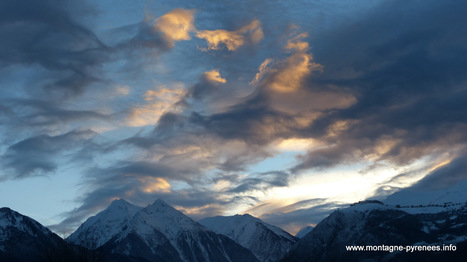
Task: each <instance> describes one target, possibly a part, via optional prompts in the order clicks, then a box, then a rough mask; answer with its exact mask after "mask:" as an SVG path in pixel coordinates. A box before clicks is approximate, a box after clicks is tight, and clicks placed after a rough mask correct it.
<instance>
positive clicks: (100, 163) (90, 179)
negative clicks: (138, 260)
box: [0, 1, 467, 232]
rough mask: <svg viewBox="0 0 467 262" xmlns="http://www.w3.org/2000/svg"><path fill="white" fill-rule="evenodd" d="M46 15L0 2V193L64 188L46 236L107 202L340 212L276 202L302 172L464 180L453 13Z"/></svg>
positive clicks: (458, 11)
mask: <svg viewBox="0 0 467 262" xmlns="http://www.w3.org/2000/svg"><path fill="white" fill-rule="evenodd" d="M59 2H60V1H59ZM60 3H61V4H60V5H57V3H56V1H42V2H41V4H38V3H36V2H35V1H22V2H20V3H16V2H14V3H13V2H11V3H10V2H5V3H2V4H0V17H1V18H0V36H3V37H2V39H5V41H2V42H1V43H0V50H1V51H0V85H1V86H2V88H1V90H0V97H1V98H0V120H1V125H0V129H1V130H2V132H3V133H4V134H5V135H4V136H3V137H2V144H1V147H0V150H1V151H0V153H1V154H2V161H0V164H1V165H2V169H3V170H4V172H3V173H1V174H0V183H7V182H8V181H12V180H18V179H21V180H27V179H31V178H32V177H37V176H49V177H50V179H54V177H56V176H67V175H68V176H75V178H76V177H78V178H77V180H79V181H80V185H79V187H80V194H79V196H75V198H74V201H75V204H74V206H73V208H70V209H69V210H62V211H61V212H62V214H61V218H63V221H62V222H61V223H58V224H56V225H55V226H54V227H53V228H54V230H56V231H57V232H69V231H70V230H72V229H73V228H75V227H76V226H77V225H79V223H80V222H82V220H83V219H85V218H86V217H88V216H89V215H91V214H93V213H95V212H97V211H98V210H100V209H101V208H103V207H105V206H106V205H107V204H108V203H109V202H110V201H111V200H113V199H115V198H125V199H127V200H129V201H131V202H134V203H135V204H139V205H144V204H147V203H150V202H152V201H153V200H154V199H155V198H164V199H165V200H166V201H167V202H168V203H170V204H172V205H174V206H177V207H178V208H180V209H182V210H184V211H185V212H187V213H188V214H190V215H192V216H193V217H196V218H200V217H204V216H209V215H219V214H226V213H228V212H238V213H242V212H247V211H250V212H254V214H255V215H258V216H261V217H262V218H264V219H266V220H267V221H269V222H271V223H275V224H278V225H280V226H286V227H287V228H289V229H290V230H292V231H294V230H296V229H297V228H298V227H300V226H301V225H307V224H313V223H317V222H318V220H319V219H320V218H321V217H322V216H324V215H325V214H327V213H328V212H329V211H330V210H331V209H332V208H335V207H339V206H341V205H342V204H343V203H342V202H339V201H338V200H336V199H332V198H325V197H319V196H318V197H314V196H311V195H312V193H303V194H302V195H300V196H295V197H291V195H294V194H292V191H294V190H295V188H294V185H296V184H297V181H302V183H308V182H306V181H309V180H310V179H312V178H313V176H314V175H316V174H317V172H323V173H326V172H328V171H329V170H338V169H339V168H340V169H342V170H344V171H346V172H348V173H349V174H351V175H349V176H352V177H355V178H359V177H361V176H366V177H369V178H375V179H374V181H376V182H374V184H372V185H371V190H369V191H368V192H367V194H366V195H367V196H379V197H381V196H384V195H385V194H388V193H389V192H392V191H394V190H397V189H398V188H400V187H406V186H410V185H412V184H414V183H416V182H417V181H419V182H418V183H417V184H416V185H415V186H414V187H423V188H425V187H427V185H428V184H430V182H429V181H432V180H433V181H437V185H438V186H440V187H442V186H447V185H450V184H452V183H455V182H459V181H461V180H463V179H464V178H465V177H464V176H463V175H462V173H461V170H462V167H463V165H462V159H464V155H465V148H466V145H467V143H466V142H467V137H466V132H465V130H466V127H467V126H466V125H467V123H466V119H467V115H466V113H465V112H467V110H466V109H467V108H466V105H465V101H466V98H467V97H466V94H467V92H466V90H467V89H466V87H465V83H466V74H465V72H464V71H465V70H464V68H467V65H466V64H465V63H466V62H465V59H463V57H465V54H466V51H467V50H466V46H467V45H466V44H467V38H466V37H465V36H466V35H467V34H466V33H467V32H465V31H466V30H467V19H466V18H465V15H464V14H465V11H467V10H466V9H467V5H466V4H463V3H461V2H449V3H446V2H439V1H425V2H423V3H419V2H401V3H398V4H397V5H395V4H394V3H393V2H391V1H377V2H375V3H374V5H372V6H366V5H365V6H363V5H362V6H361V7H358V5H355V6H356V7H355V6H354V7H352V8H350V7H349V6H347V5H346V4H345V3H340V1H336V2H333V1H326V3H324V2H323V1H303V2H302V1H299V2H296V3H285V2H283V1H259V2H254V3H252V2H251V1H240V2H239V3H238V4H236V5H232V4H229V3H218V4H210V3H207V2H202V1H195V2H190V1H186V2H181V3H178V4H179V5H178V4H177V6H175V5H174V3H172V2H170V3H167V4H166V5H162V3H163V1H162V2H161V5H160V6H157V7H156V6H154V5H152V4H151V3H146V6H145V9H144V10H143V9H142V10H139V13H138V15H133V16H130V13H131V12H128V17H119V16H118V15H117V14H119V13H120V12H122V10H127V9H128V10H133V9H131V8H134V7H130V6H126V5H124V4H118V5H117V4H115V5H109V4H108V3H104V2H103V3H94V4H89V5H85V4H84V3H82V4H76V3H75V4H73V3H71V2H69V1H61V2H60ZM161 6H164V8H161ZM104 10H105V11H104ZM279 14H280V15H279ZM268 161H270V162H268ZM70 163H80V166H79V168H77V169H74V171H73V172H70V173H61V172H58V171H62V170H65V169H64V167H68V166H69V165H70ZM443 163H444V165H442V164H443ZM446 163H447V164H446ZM388 169H391V170H392V171H391V172H390V174H389V175H387V172H389V171H387V170H388ZM349 170H350V171H352V172H350V171H349ZM383 171H384V172H386V173H384V172H383ZM383 173H384V174H383ZM329 174H330V175H328V176H327V177H326V179H323V181H324V180H325V182H326V183H329V184H332V183H333V182H336V181H335V179H336V178H335V177H336V176H335V175H333V174H335V172H334V173H333V172H330V171H329ZM346 174H347V173H346ZM376 178H377V179H376ZM313 181H315V180H313ZM427 181H428V182H427ZM321 182H322V181H321ZM298 183H299V182H298ZM310 183H311V182H310ZM313 183H315V182H313ZM323 183H324V182H323ZM276 189H289V190H290V196H288V195H284V196H275V195H274V192H275V191H274V190H276ZM311 214H315V216H313V219H311V218H310V215H311Z"/></svg>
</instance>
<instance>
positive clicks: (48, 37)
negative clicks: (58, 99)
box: [0, 1, 108, 96]
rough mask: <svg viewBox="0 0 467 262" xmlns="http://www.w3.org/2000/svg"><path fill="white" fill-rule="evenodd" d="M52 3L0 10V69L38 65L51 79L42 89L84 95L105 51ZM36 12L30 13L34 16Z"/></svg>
mask: <svg viewBox="0 0 467 262" xmlns="http://www.w3.org/2000/svg"><path fill="white" fill-rule="evenodd" d="M68 7H69V6H68V5H67V4H66V3H65V4H63V5H57V4H56V2H55V1H41V3H37V2H36V1H21V2H5V3H2V5H1V6H0V9H1V11H0V16H1V17H2V19H0V24H1V28H0V37H1V38H2V39H4V41H2V42H1V43H0V49H1V50H2V51H0V68H4V67H6V66H10V65H14V64H18V65H23V66H27V65H31V64H33V65H34V64H36V65H39V66H41V67H42V68H44V69H46V70H47V71H48V72H49V73H50V74H52V75H53V79H54V80H52V81H48V83H46V84H45V85H43V86H42V87H43V88H47V89H50V90H52V91H54V92H60V93H62V94H64V95H65V96H74V95H78V94H82V93H83V92H84V90H85V88H86V87H87V86H89V85H90V84H92V83H95V82H98V81H99V76H98V75H97V74H96V69H97V68H98V66H99V65H101V64H102V63H103V62H104V61H106V60H107V55H108V53H107V47H106V46H105V45H103V44H102V43H101V42H100V40H99V39H98V38H97V37H96V36H95V35H94V33H93V32H92V31H91V30H89V29H88V28H86V27H84V26H82V25H80V24H79V23H77V22H76V21H75V20H74V19H73V16H72V12H73V11H77V10H69V9H67V8H68ZM32 10H34V11H32Z"/></svg>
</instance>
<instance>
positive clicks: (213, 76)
mask: <svg viewBox="0 0 467 262" xmlns="http://www.w3.org/2000/svg"><path fill="white" fill-rule="evenodd" d="M203 76H204V78H205V79H206V80H208V81H210V82H214V83H226V82H227V80H226V79H225V78H222V77H221V74H220V73H219V70H217V69H214V70H211V71H208V72H205V73H204V74H203Z"/></svg>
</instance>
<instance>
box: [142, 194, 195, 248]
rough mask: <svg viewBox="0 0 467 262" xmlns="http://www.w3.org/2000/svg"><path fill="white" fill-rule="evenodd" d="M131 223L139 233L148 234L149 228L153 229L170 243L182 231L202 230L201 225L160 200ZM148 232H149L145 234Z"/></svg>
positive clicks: (146, 208) (145, 209)
mask: <svg viewBox="0 0 467 262" xmlns="http://www.w3.org/2000/svg"><path fill="white" fill-rule="evenodd" d="M133 223H134V224H135V225H137V226H136V227H137V231H138V232H139V233H142V234H145V233H150V230H151V228H154V229H157V230H158V231H160V232H162V233H163V234H164V235H165V236H166V237H167V238H168V239H169V240H171V241H172V240H174V239H176V238H177V236H178V235H179V233H180V232H182V231H199V230H204V228H203V227H202V226H201V225H199V224H198V223H196V222H195V221H193V220H192V219H191V218H189V217H187V216H186V215H184V214H183V213H182V212H180V211H178V210H176V209H175V208H173V207H172V206H170V205H168V204H167V203H165V202H164V201H162V200H161V199H158V200H156V201H155V202H154V203H153V204H151V205H149V206H147V207H145V208H143V209H142V210H141V211H140V212H138V213H137V214H136V215H135V217H134V221H133ZM148 230H149V232H146V231H148Z"/></svg>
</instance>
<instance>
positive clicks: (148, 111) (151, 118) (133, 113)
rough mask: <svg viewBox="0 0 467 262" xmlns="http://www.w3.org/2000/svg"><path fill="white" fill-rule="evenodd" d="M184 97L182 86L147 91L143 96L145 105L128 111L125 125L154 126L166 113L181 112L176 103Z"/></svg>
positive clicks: (162, 87)
mask: <svg viewBox="0 0 467 262" xmlns="http://www.w3.org/2000/svg"><path fill="white" fill-rule="evenodd" d="M184 95H185V90H184V88H183V86H173V87H171V88H167V87H166V86H161V87H159V88H157V89H154V90H148V91H146V93H145V94H144V100H145V104H142V105H140V106H134V107H132V108H131V109H130V112H129V116H128V119H127V124H128V125H129V126H146V125H154V124H156V123H157V122H158V121H159V119H160V118H161V116H162V115H164V114H166V113H168V112H174V113H177V112H181V110H182V109H181V106H180V105H178V104H177V102H178V101H180V99H181V98H182V97H183V96H184Z"/></svg>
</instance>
